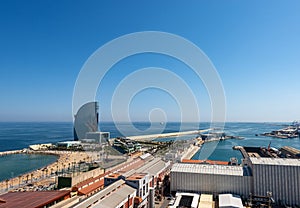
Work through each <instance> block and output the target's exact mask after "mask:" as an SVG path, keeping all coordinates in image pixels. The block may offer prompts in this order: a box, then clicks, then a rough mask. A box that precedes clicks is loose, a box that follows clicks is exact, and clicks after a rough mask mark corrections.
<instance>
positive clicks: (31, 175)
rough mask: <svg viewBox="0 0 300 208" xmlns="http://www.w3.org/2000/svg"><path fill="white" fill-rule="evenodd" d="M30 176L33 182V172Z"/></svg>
mask: <svg viewBox="0 0 300 208" xmlns="http://www.w3.org/2000/svg"><path fill="white" fill-rule="evenodd" d="M30 177H31V183H32V178H33V173H31V174H30Z"/></svg>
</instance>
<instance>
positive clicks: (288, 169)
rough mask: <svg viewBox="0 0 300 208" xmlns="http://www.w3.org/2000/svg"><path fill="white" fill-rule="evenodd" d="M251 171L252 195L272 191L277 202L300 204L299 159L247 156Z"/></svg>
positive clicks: (262, 194)
mask: <svg viewBox="0 0 300 208" xmlns="http://www.w3.org/2000/svg"><path fill="white" fill-rule="evenodd" d="M249 159H250V161H251V166H252V172H253V186H254V191H253V192H252V193H253V194H254V195H261V196H264V195H266V194H267V193H268V192H272V198H273V199H274V200H275V202H277V203H285V204H288V205H300V188H299V187H300V175H299V173H300V160H299V159H286V158H253V157H250V158H249Z"/></svg>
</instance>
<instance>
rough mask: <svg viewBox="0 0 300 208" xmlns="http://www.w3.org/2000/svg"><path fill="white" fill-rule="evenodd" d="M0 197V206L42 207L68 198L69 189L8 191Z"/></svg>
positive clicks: (2, 207) (5, 207) (14, 207)
mask: <svg viewBox="0 0 300 208" xmlns="http://www.w3.org/2000/svg"><path fill="white" fill-rule="evenodd" d="M0 198H1V200H0V208H17V207H22V208H32V207H35V208H44V207H49V206H51V205H54V204H56V203H58V202H60V201H63V200H66V199H68V198H70V191H67V190H66V191H27V192H8V193H5V194H2V195H0Z"/></svg>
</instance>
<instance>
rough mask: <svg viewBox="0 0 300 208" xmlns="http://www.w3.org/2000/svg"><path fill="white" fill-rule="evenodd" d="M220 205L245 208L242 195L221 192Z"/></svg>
mask: <svg viewBox="0 0 300 208" xmlns="http://www.w3.org/2000/svg"><path fill="white" fill-rule="evenodd" d="M219 207H237V208H238V207H240V208H243V203H242V200H241V198H240V197H236V196H233V195H232V194H220V195H219Z"/></svg>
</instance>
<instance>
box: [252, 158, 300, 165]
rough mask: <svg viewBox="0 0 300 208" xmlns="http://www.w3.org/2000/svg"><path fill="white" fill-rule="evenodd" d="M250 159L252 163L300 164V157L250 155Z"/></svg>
mask: <svg viewBox="0 0 300 208" xmlns="http://www.w3.org/2000/svg"><path fill="white" fill-rule="evenodd" d="M250 160H251V162H252V164H255V165H258V164H264V165H282V166H300V159H290V158H270V157H261V158H255V157H250Z"/></svg>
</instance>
